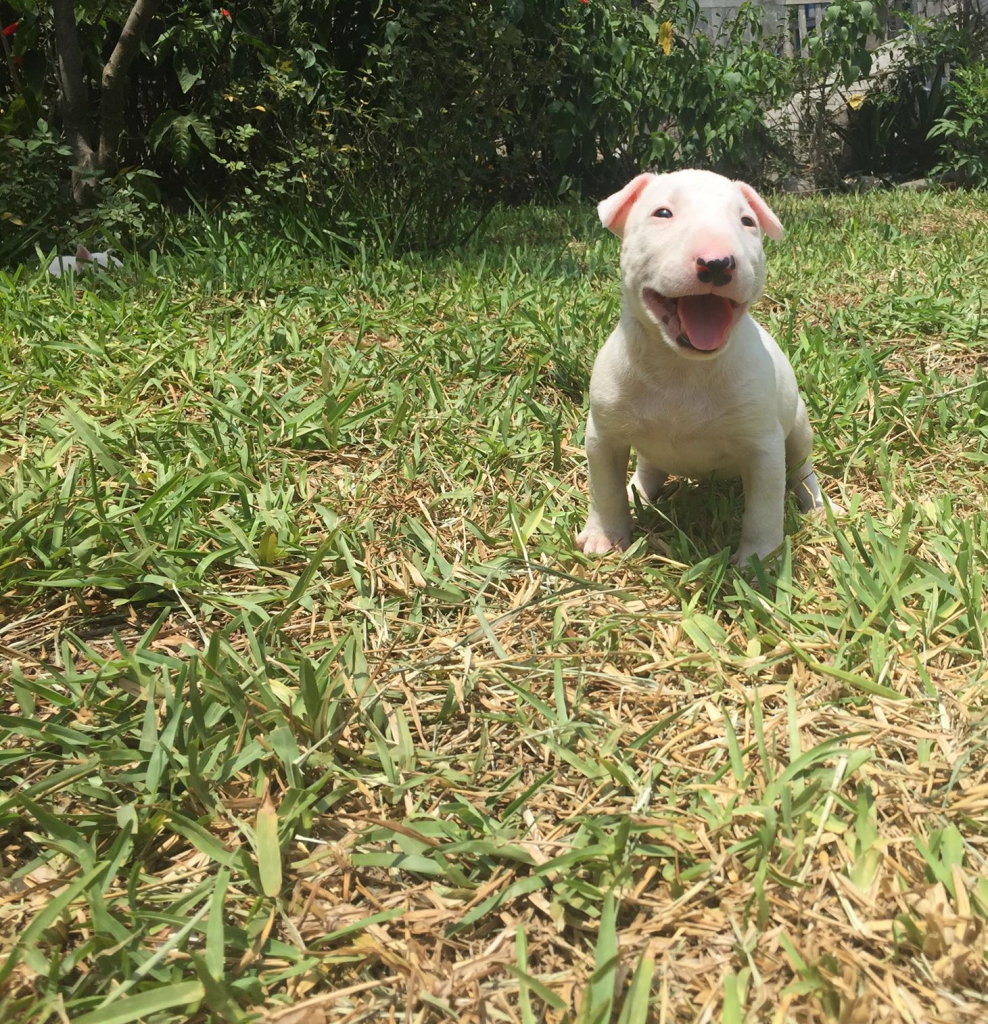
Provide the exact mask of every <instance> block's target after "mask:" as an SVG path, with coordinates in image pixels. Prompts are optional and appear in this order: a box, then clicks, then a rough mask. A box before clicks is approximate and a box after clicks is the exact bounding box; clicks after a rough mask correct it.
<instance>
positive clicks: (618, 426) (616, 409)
mask: <svg viewBox="0 0 988 1024" xmlns="http://www.w3.org/2000/svg"><path fill="white" fill-rule="evenodd" d="M635 391H636V392H637V393H633V394H628V395H625V400H624V401H623V402H620V403H614V404H611V403H608V405H609V406H610V407H609V408H606V409H602V410H601V411H600V416H601V418H602V419H603V421H604V423H602V426H604V427H605V430H607V431H608V433H610V432H611V431H614V432H616V433H618V434H620V435H621V437H622V438H623V440H625V441H626V442H627V443H628V444H630V445H631V446H632V447H633V448H634V449H635V450H636V451H637V452H638V453H639V454H641V455H643V456H645V458H646V459H648V461H649V462H651V463H652V464H653V465H655V466H657V467H658V468H659V469H662V470H664V471H665V472H666V473H674V474H677V475H683V476H703V475H706V474H709V473H724V472H727V473H733V472H737V470H738V466H739V464H740V462H741V461H742V459H743V456H744V453H745V452H746V451H747V450H748V449H749V448H750V447H751V444H752V439H753V438H754V437H755V436H757V435H758V433H760V428H761V424H760V422H759V420H760V417H759V416H758V413H757V410H756V409H753V408H752V407H750V406H748V405H746V404H740V405H739V404H737V403H728V402H724V401H723V400H721V399H718V398H717V397H714V396H711V395H709V394H706V393H704V392H693V393H690V392H686V393H683V392H677V391H675V390H667V389H651V388H648V389H646V388H642V389H635ZM594 418H595V420H596V419H597V418H598V412H597V411H596V410H595V412H594Z"/></svg>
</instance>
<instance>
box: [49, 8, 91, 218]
mask: <svg viewBox="0 0 988 1024" xmlns="http://www.w3.org/2000/svg"><path fill="white" fill-rule="evenodd" d="M51 8H52V15H53V18H54V22H55V46H56V48H57V50H58V84H59V91H60V93H61V95H60V98H59V100H60V102H59V106H60V107H61V108H62V129H63V131H64V132H65V138H66V141H67V142H68V144H69V146H70V147H71V149H72V159H73V161H74V166H73V168H72V198H73V199H74V200H75V201H76V204H77V205H78V206H92V205H93V203H94V202H95V198H96V197H95V191H96V181H95V179H94V178H92V177H90V176H88V175H86V174H85V172H86V171H94V170H95V169H96V152H95V150H94V149H93V144H92V131H93V125H92V121H91V120H90V118H89V96H88V94H87V92H86V80H85V77H84V72H83V65H82V50H81V49H80V48H79V33H78V31H77V29H76V23H75V9H74V7H73V3H72V0H52V4H51Z"/></svg>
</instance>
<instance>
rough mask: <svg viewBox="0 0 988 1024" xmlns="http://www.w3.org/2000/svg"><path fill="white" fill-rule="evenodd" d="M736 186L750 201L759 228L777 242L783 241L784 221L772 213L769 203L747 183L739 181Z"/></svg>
mask: <svg viewBox="0 0 988 1024" xmlns="http://www.w3.org/2000/svg"><path fill="white" fill-rule="evenodd" d="M735 184H736V185H737V186H738V188H739V189H741V195H743V196H744V197H745V199H747V200H748V203H749V204H750V205H751V208H752V209H753V210H754V211H755V220H757V221H758V226H759V227H760V228H761V229H762V231H764V232H765V234H766V235H768V237H769V238H773V239H775V241H776V242H779V241H781V240H782V236H783V235H784V234H785V231H784V230H783V228H782V221H781V220H779V218H778V217H776V215H775V214H774V213H773V212H772V210H771V207H770V206H769V205H768V203H766V202H765V200H764V199H762V197H761V196H760V195H759V194H758V193H757V192H756V191H755V190H754V189H753V188H752V187H751V186H750V185H749V184H747V183H746V182H743V181H738V182H735Z"/></svg>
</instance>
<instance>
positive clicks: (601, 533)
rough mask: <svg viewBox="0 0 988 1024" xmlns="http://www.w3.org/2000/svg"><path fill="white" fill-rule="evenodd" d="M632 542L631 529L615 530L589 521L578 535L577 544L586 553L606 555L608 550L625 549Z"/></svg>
mask: <svg viewBox="0 0 988 1024" xmlns="http://www.w3.org/2000/svg"><path fill="white" fill-rule="evenodd" d="M630 543H631V530H628V531H627V532H625V531H613V532H609V531H607V530H603V529H601V528H600V527H599V526H591V525H590V524H589V523H588V524H587V525H586V526H585V527H584V528H583V529H582V530H581V531H580V533H578V534H577V536H576V546H577V547H578V548H579V549H580V550H581V551H582V552H583V553H584V554H585V555H606V554H607V552H608V551H624V550H625V549H626V548H627V547H628V545H629V544H630Z"/></svg>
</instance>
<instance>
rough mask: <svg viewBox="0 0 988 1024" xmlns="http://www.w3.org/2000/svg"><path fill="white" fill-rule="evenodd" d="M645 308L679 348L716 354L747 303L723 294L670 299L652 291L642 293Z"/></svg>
mask: <svg viewBox="0 0 988 1024" xmlns="http://www.w3.org/2000/svg"><path fill="white" fill-rule="evenodd" d="M642 296H643V298H644V299H645V305H646V306H648V308H649V310H650V311H651V313H652V315H653V316H654V317H655V318H656V319H657V320H658V321H659V323H660V324H662V326H663V327H664V328H665V329H666V330H667V331H668V332H669V335H670V337H673V338H675V339H676V343H677V344H679V345H681V346H682V347H683V348H688V349H692V350H693V351H694V352H718V351H719V350H720V349H722V348H723V347H724V346H725V345H726V344H727V339H728V337H729V336H730V333H731V328H733V327H734V325H735V324H736V323H737V322H738V320H740V319H741V316H742V315H743V314H744V311H745V309H747V303H741V302H735V301H734V299H728V298H726V297H725V296H723V295H711V294H709V293H708V294H706V295H682V296H679V297H678V298H672V297H669V296H666V295H662V294H660V293H659V292H657V291H656V290H655V289H654V288H646V289H645V290H644V291H643V292H642Z"/></svg>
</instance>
